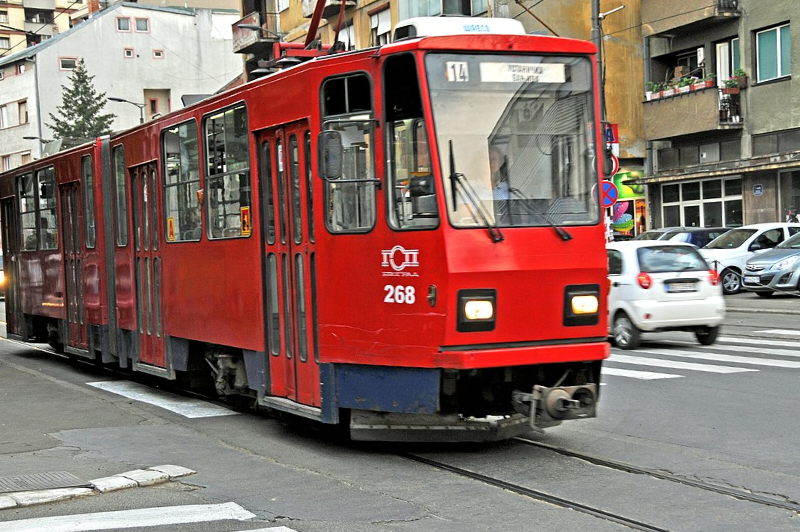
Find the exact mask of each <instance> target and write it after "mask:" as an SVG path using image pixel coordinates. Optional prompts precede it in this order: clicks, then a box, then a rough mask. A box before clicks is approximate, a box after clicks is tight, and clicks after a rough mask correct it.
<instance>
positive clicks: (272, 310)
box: [267, 253, 281, 356]
mask: <svg viewBox="0 0 800 532" xmlns="http://www.w3.org/2000/svg"><path fill="white" fill-rule="evenodd" d="M267 279H268V282H269V290H268V291H267V315H268V319H269V327H268V331H267V334H268V339H269V352H270V353H271V354H272V355H274V356H278V355H280V354H281V310H280V304H279V299H278V294H280V292H279V291H278V258H277V257H276V256H275V254H274V253H270V254H269V256H268V257H267Z"/></svg>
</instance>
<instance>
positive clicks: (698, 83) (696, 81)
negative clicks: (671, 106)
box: [690, 77, 706, 91]
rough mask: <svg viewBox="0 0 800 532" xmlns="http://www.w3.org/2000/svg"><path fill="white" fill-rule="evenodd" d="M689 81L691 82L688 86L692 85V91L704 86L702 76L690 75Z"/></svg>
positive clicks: (704, 82)
mask: <svg viewBox="0 0 800 532" xmlns="http://www.w3.org/2000/svg"><path fill="white" fill-rule="evenodd" d="M691 81H692V84H691V85H690V86H691V87H692V90H693V91H699V90H700V89H705V88H706V81H705V80H704V79H702V78H698V77H692V80H691Z"/></svg>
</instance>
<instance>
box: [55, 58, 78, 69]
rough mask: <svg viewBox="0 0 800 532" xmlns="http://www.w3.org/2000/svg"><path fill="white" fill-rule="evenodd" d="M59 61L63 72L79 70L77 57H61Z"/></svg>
mask: <svg viewBox="0 0 800 532" xmlns="http://www.w3.org/2000/svg"><path fill="white" fill-rule="evenodd" d="M58 61H59V68H60V69H61V70H75V69H76V68H78V58H77V57H60V58H59V60H58Z"/></svg>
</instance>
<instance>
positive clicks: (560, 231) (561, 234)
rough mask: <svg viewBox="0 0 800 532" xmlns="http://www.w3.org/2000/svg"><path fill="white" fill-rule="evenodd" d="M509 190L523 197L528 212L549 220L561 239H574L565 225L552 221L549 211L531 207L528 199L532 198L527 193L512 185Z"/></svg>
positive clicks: (548, 222) (516, 195) (519, 197)
mask: <svg viewBox="0 0 800 532" xmlns="http://www.w3.org/2000/svg"><path fill="white" fill-rule="evenodd" d="M508 191H509V192H510V193H511V194H512V195H513V196H514V197H515V198H518V199H521V200H523V203H522V205H523V206H524V207H525V208H526V209H527V210H528V214H533V215H535V216H541V217H542V219H543V220H544V221H545V222H547V225H549V226H550V227H552V228H553V230H554V231H555V232H556V234H557V235H558V236H559V237H561V240H563V241H565V242H566V241H567V240H572V235H571V234H569V231H567V230H566V229H564V228H563V227H559V226H558V225H556V224H555V223H553V221H552V220H551V219H550V217H549V216H548V213H547V211H545V212H539V211H537V210H535V209H532V208H531V207H530V206H529V205H528V203H527V202H528V201H530V198H528V197H527V196H525V195H524V194H523V193H522V192H520V191H519V189H516V188H511V187H509V189H508Z"/></svg>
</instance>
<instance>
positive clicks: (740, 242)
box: [700, 223, 800, 294]
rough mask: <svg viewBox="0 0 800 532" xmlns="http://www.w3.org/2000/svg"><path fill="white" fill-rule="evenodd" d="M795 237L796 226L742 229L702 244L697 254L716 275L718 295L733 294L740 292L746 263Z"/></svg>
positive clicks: (777, 224)
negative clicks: (717, 277) (717, 278)
mask: <svg viewBox="0 0 800 532" xmlns="http://www.w3.org/2000/svg"><path fill="white" fill-rule="evenodd" d="M795 233H800V224H797V223H763V224H752V225H743V226H742V227H737V228H736V229H731V230H730V231H728V232H727V233H725V234H724V235H721V236H718V237H717V238H715V239H714V240H712V241H711V242H709V243H708V244H706V246H705V247H704V248H702V249H701V250H700V253H701V254H702V255H703V257H704V258H705V259H706V262H707V263H708V265H709V267H710V268H712V269H714V270H716V272H717V273H719V277H720V279H721V280H722V291H723V292H724V293H725V294H735V293H737V292H739V291H740V290H741V289H742V272H744V269H745V264H746V263H747V259H749V258H751V257H753V256H754V255H755V254H756V253H758V252H760V251H764V250H768V249H772V248H774V247H775V246H777V245H778V244H780V243H781V242H783V241H784V240H786V239H787V238H789V237H790V236H792V235H793V234H795Z"/></svg>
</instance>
